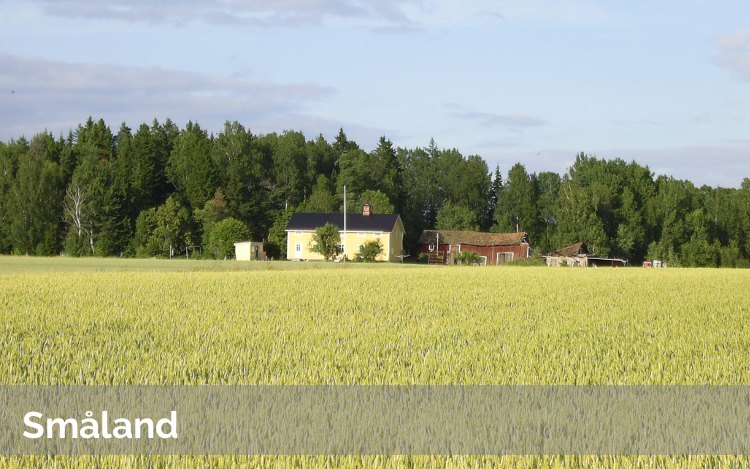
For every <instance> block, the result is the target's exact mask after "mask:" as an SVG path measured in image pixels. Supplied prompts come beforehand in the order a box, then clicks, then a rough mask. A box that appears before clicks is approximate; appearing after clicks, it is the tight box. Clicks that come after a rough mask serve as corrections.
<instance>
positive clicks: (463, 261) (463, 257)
mask: <svg viewBox="0 0 750 469" xmlns="http://www.w3.org/2000/svg"><path fill="white" fill-rule="evenodd" d="M456 262H458V263H459V264H460V265H479V264H480V263H481V262H482V257H481V256H480V255H479V253H478V252H476V251H468V250H464V251H461V252H460V253H459V254H458V255H457V256H456Z"/></svg>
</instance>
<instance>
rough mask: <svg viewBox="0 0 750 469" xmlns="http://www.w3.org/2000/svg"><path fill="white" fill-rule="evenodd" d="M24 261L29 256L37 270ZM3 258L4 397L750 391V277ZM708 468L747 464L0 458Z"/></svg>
mask: <svg viewBox="0 0 750 469" xmlns="http://www.w3.org/2000/svg"><path fill="white" fill-rule="evenodd" d="M23 260H24V261H25V260H27V259H23ZM29 261H33V262H20V259H19V258H0V329H1V333H0V356H2V357H3V358H2V361H1V362H0V363H1V365H0V384H3V385H15V384H44V385H46V384H84V385H89V384H90V385H108V384H190V385H196V384H565V385H594V384H623V385H629V384H653V385H657V384H725V385H738V384H744V385H748V384H750V295H748V291H750V271H743V270H701V269H639V268H627V269H605V268H600V269H566V268H556V269H555V268H531V267H529V268H512V267H500V268H475V267H454V268H451V267H427V266H394V265H388V266H375V267H373V266H358V265H352V264H348V265H345V266H344V265H324V264H312V263H311V264H297V263H255V264H252V265H250V264H241V263H233V262H232V263H229V262H225V263H211V262H208V263H201V262H199V261H181V260H173V261H127V262H126V261H119V260H97V261H93V260H92V261H88V262H91V264H89V265H87V264H86V262H87V261H80V263H79V262H76V260H71V259H68V260H64V261H61V260H59V259H46V260H40V259H29ZM143 465H147V466H151V467H183V466H188V467H206V466H209V467H234V466H243V467H287V466H297V467H320V466H322V467H336V466H346V467H371V466H376V467H451V468H452V467H477V466H486V467H494V466H498V465H502V466H507V467H571V466H573V467H575V466H585V467H685V466H687V467H705V466H706V465H712V466H728V467H745V466H747V465H750V458H749V457H746V456H731V455H726V456H690V457H666V456H653V457H626V456H622V457H620V456H606V457H595V456H575V457H573V456H548V457H541V456H504V457H503V456H487V457H480V456H416V457H410V456H393V457H379V456H347V457H324V456H310V457H307V456H304V457H303V456H275V457H259V456H231V457H227V456H216V457H214V456H163V457H146V456H106V457H59V456H58V457H50V458H45V457H4V458H0V467H6V466H7V467H16V466H23V467H38V466H56V467H91V466H99V467H111V466H117V467H140V466H143Z"/></svg>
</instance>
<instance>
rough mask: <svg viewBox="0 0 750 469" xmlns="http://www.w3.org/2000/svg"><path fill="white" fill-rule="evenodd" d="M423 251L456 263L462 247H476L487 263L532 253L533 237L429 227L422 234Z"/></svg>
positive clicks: (439, 260) (436, 259)
mask: <svg viewBox="0 0 750 469" xmlns="http://www.w3.org/2000/svg"><path fill="white" fill-rule="evenodd" d="M419 251H420V252H424V253H427V254H428V255H429V256H430V263H436V264H437V263H439V264H453V263H454V261H455V258H456V256H457V255H458V254H459V253H461V252H462V251H474V252H476V253H478V254H479V255H480V256H482V258H483V259H484V263H485V265H498V264H504V263H506V262H511V261H514V260H516V259H525V258H527V257H529V241H528V240H527V239H526V233H524V232H519V233H482V232H479V231H448V230H425V231H423V232H422V236H420V237H419Z"/></svg>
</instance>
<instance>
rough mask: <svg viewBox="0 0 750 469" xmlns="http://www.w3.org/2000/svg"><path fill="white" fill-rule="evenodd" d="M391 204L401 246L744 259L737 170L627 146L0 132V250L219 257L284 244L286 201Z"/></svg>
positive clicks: (745, 187) (742, 194) (197, 130)
mask: <svg viewBox="0 0 750 469" xmlns="http://www.w3.org/2000/svg"><path fill="white" fill-rule="evenodd" d="M344 185H346V188H347V194H348V203H347V209H348V210H350V211H359V210H361V206H362V205H363V204H364V203H369V204H370V205H371V207H372V208H371V210H372V212H373V213H399V214H401V217H402V220H403V222H404V226H405V228H406V238H405V241H404V243H405V248H406V250H407V251H408V252H411V253H415V252H416V244H417V240H418V238H419V236H420V234H421V232H422V230H424V229H430V228H438V229H457V230H487V231H497V232H507V231H517V230H518V231H525V232H527V233H528V236H529V241H530V243H531V245H532V246H533V247H534V249H535V252H537V253H541V254H546V253H548V252H551V251H554V250H555V249H559V248H561V247H563V246H566V245H569V244H572V243H575V242H578V241H585V242H587V244H588V245H589V247H590V249H591V250H593V251H594V252H596V253H597V254H599V255H602V256H612V257H621V258H624V259H627V260H629V261H630V262H631V263H639V262H641V261H642V260H643V259H663V260H665V261H666V262H668V263H671V264H673V265H684V266H728V267H737V266H743V267H747V266H750V262H749V261H748V259H750V179H748V178H745V179H744V180H743V182H742V186H741V188H739V189H725V188H712V187H708V186H702V187H696V186H695V185H694V184H692V183H691V182H689V181H685V180H678V179H674V178H672V177H669V176H658V177H654V174H653V173H652V172H651V171H650V170H649V169H648V168H647V167H644V166H641V165H639V164H638V163H636V162H625V161H623V160H621V159H612V160H604V159H598V158H596V157H594V156H590V155H586V154H583V153H582V154H579V155H577V157H576V160H575V163H574V164H573V165H572V166H571V167H570V168H569V169H568V171H567V172H566V173H565V174H563V175H559V174H557V173H554V172H540V173H531V174H529V173H528V172H527V171H526V168H525V167H524V166H523V165H522V164H521V163H517V164H515V165H514V166H513V167H512V168H511V169H510V170H509V171H508V172H507V174H505V176H504V177H503V174H501V172H500V169H499V168H495V169H494V170H490V169H489V168H488V166H487V163H486V162H485V161H484V160H483V159H482V158H481V157H480V156H477V155H469V156H464V155H462V154H461V153H460V152H459V151H458V150H456V149H443V148H438V147H437V145H436V144H435V142H434V141H431V142H430V143H429V144H428V145H427V146H426V147H420V148H411V149H409V148H395V147H394V146H393V144H392V142H391V141H390V140H388V139H387V138H385V137H382V138H381V139H380V141H379V142H378V145H377V147H376V148H375V149H373V150H371V151H366V150H365V149H363V148H361V147H360V146H359V145H358V144H357V143H356V142H354V141H352V140H350V139H348V138H347V136H346V134H345V133H344V131H343V130H341V131H339V133H338V135H337V136H336V137H335V139H334V140H333V141H330V142H329V141H327V140H326V139H325V138H324V137H323V136H322V135H319V136H317V137H316V138H313V139H307V138H306V137H305V136H304V135H303V134H302V133H301V132H295V131H285V132H283V133H280V134H277V133H269V134H265V135H256V134H253V133H252V132H251V131H249V130H248V129H246V128H245V127H244V126H242V125H241V124H240V123H238V122H227V123H226V124H225V125H224V128H223V130H222V131H221V132H220V133H218V135H213V134H210V133H209V132H207V131H206V130H205V129H202V128H201V127H200V125H199V124H197V123H193V122H189V123H188V124H187V125H186V126H185V127H184V128H182V129H180V128H178V127H177V126H176V125H175V124H174V123H173V122H172V121H170V120H169V119H167V120H166V121H164V122H163V123H160V122H158V121H156V120H154V121H153V122H152V124H151V125H148V124H141V125H140V126H139V127H138V128H137V129H135V130H133V129H131V128H130V127H128V126H127V125H126V124H122V125H121V126H120V127H119V129H118V131H117V132H116V133H114V132H113V131H112V130H111V129H110V128H109V127H108V126H107V124H106V123H105V122H104V121H103V120H94V119H92V118H89V119H88V120H87V121H86V122H85V123H83V124H81V125H79V126H78V127H77V128H76V129H75V130H74V131H70V132H69V133H68V135H67V136H59V137H57V138H55V137H54V136H53V135H52V134H50V133H49V132H40V133H39V134H37V135H35V136H34V137H33V138H31V140H27V139H26V138H23V137H22V138H18V139H14V140H10V141H8V142H0V253H4V254H19V255H22V254H27V255H58V254H61V253H64V254H66V255H71V256H127V257H168V256H170V255H190V256H191V257H192V256H196V255H198V256H204V257H216V258H223V257H227V256H230V255H231V249H232V242H233V241H236V240H238V239H250V238H252V239H256V240H264V241H265V243H266V250H267V252H268V254H269V256H271V257H274V258H285V257H286V252H285V251H286V236H285V232H284V229H285V227H286V224H287V222H288V220H289V218H290V217H291V214H292V213H294V212H295V211H308V212H336V211H340V210H342V209H343V198H342V194H343V186H344Z"/></svg>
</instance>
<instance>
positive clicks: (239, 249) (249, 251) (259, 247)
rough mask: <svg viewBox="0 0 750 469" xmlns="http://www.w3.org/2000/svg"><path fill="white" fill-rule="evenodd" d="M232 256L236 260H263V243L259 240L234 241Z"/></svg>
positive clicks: (264, 255)
mask: <svg viewBox="0 0 750 469" xmlns="http://www.w3.org/2000/svg"><path fill="white" fill-rule="evenodd" d="M234 258H235V259H237V260H238V261H264V260H266V253H265V252H264V251H263V243H262V242H259V241H242V242H239V243H234Z"/></svg>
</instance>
